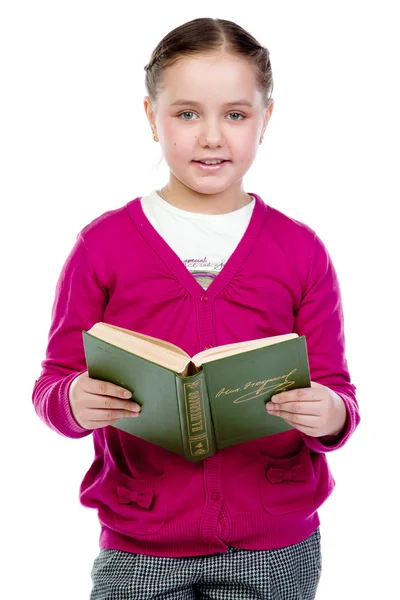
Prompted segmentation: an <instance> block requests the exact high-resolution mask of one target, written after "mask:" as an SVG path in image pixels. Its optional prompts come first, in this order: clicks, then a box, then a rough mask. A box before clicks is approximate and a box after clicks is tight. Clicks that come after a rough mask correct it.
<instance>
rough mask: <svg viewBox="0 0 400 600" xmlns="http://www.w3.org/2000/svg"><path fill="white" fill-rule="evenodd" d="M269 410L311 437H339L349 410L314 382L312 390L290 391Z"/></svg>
mask: <svg viewBox="0 0 400 600" xmlns="http://www.w3.org/2000/svg"><path fill="white" fill-rule="evenodd" d="M266 409H267V411H268V412H269V414H270V415H276V416H278V417H282V419H284V420H285V421H286V422H287V423H289V424H290V425H292V426H293V427H295V428H296V429H298V430H299V431H301V432H303V433H305V434H307V435H309V436H311V437H322V436H325V435H338V434H339V433H340V431H341V430H342V428H343V426H344V424H345V421H346V407H345V404H344V402H343V400H342V399H341V397H340V396H339V395H338V394H337V393H336V392H334V391H333V390H331V389H330V388H328V387H326V386H325V385H321V384H320V383H315V382H314V381H312V382H311V387H310V388H300V389H297V390H289V391H287V392H282V393H280V394H276V395H275V396H272V398H271V401H270V402H267V404H266Z"/></svg>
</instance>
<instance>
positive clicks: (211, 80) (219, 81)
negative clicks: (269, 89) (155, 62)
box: [159, 53, 261, 104]
mask: <svg viewBox="0 0 400 600" xmlns="http://www.w3.org/2000/svg"><path fill="white" fill-rule="evenodd" d="M257 96H260V97H261V92H260V90H259V87H258V84H257V79H256V73H255V69H254V67H253V65H252V64H251V63H250V62H249V61H247V60H246V59H245V58H244V57H241V56H238V55H232V54H226V53H210V54H208V55H205V56H201V55H195V56H186V57H182V58H180V59H179V60H178V61H177V62H176V63H175V64H173V65H172V66H170V67H168V68H167V69H165V71H164V74H163V86H162V88H161V90H160V95H159V100H161V101H163V103H164V102H165V103H168V104H171V103H172V102H174V100H176V99H177V98H185V99H188V100H189V99H190V100H194V101H197V102H204V103H209V102H210V101H217V102H218V101H221V102H229V101H230V100H232V99H235V98H243V97H245V98H247V99H248V100H249V101H250V102H254V101H255V100H256V97H257Z"/></svg>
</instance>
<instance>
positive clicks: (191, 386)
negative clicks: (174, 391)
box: [183, 378, 209, 456]
mask: <svg viewBox="0 0 400 600" xmlns="http://www.w3.org/2000/svg"><path fill="white" fill-rule="evenodd" d="M183 393H184V400H185V409H186V423H187V431H188V438H189V440H188V441H189V447H190V453H191V454H192V455H193V456H199V455H201V454H206V453H207V452H208V451H209V442H208V432H207V424H206V422H205V406H204V383H203V379H202V378H200V379H197V380H196V381H193V382H190V383H184V384H183Z"/></svg>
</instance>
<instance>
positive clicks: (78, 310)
mask: <svg viewBox="0 0 400 600" xmlns="http://www.w3.org/2000/svg"><path fill="white" fill-rule="evenodd" d="M87 254H88V253H87V248H86V246H85V243H84V240H83V238H82V237H81V235H78V237H77V241H76V243H75V245H74V247H73V249H72V250H71V252H70V254H69V256H68V258H67V260H66V262H65V264H64V266H63V268H62V270H61V273H60V276H59V278H58V282H57V286H56V292H55V299H54V303H53V309H52V318H51V326H50V331H49V336H48V344H47V350H46V358H45V360H44V361H43V362H42V365H41V366H42V372H41V374H40V376H39V379H37V380H36V382H35V384H34V388H33V393H32V401H33V404H34V407H35V410H36V412H37V414H38V415H39V417H40V418H41V419H42V420H43V421H44V422H45V423H46V424H47V425H48V426H49V427H51V428H52V429H54V430H55V431H57V432H58V433H60V434H61V435H64V436H67V437H71V438H80V437H84V436H86V435H89V434H90V433H91V430H88V429H84V428H83V427H81V426H80V425H79V424H78V423H77V421H76V420H75V419H74V417H73V415H72V412H71V407H70V404H69V398H68V392H69V388H70V385H71V383H72V381H73V379H75V377H77V376H78V375H79V374H80V373H83V372H85V371H86V362H85V355H84V349H83V341H82V330H83V329H89V328H90V327H91V326H92V325H93V324H94V323H96V322H97V321H101V320H102V317H103V313H104V308H105V305H106V302H107V294H106V292H105V290H103V289H102V287H101V286H100V284H99V282H98V281H97V280H96V277H95V274H94V271H93V269H92V268H91V267H90V265H89V261H88V256H87Z"/></svg>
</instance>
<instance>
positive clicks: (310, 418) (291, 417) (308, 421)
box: [271, 410, 320, 429]
mask: <svg viewBox="0 0 400 600" xmlns="http://www.w3.org/2000/svg"><path fill="white" fill-rule="evenodd" d="M271 414H273V415H274V416H276V417H281V419H283V420H284V421H286V422H287V423H289V424H290V425H292V426H293V427H296V428H297V429H298V428H299V427H305V428H308V429H316V428H317V427H318V425H319V422H320V417H319V415H302V414H297V413H295V414H294V413H290V412H286V411H285V410H276V411H274V412H273V413H271Z"/></svg>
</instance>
